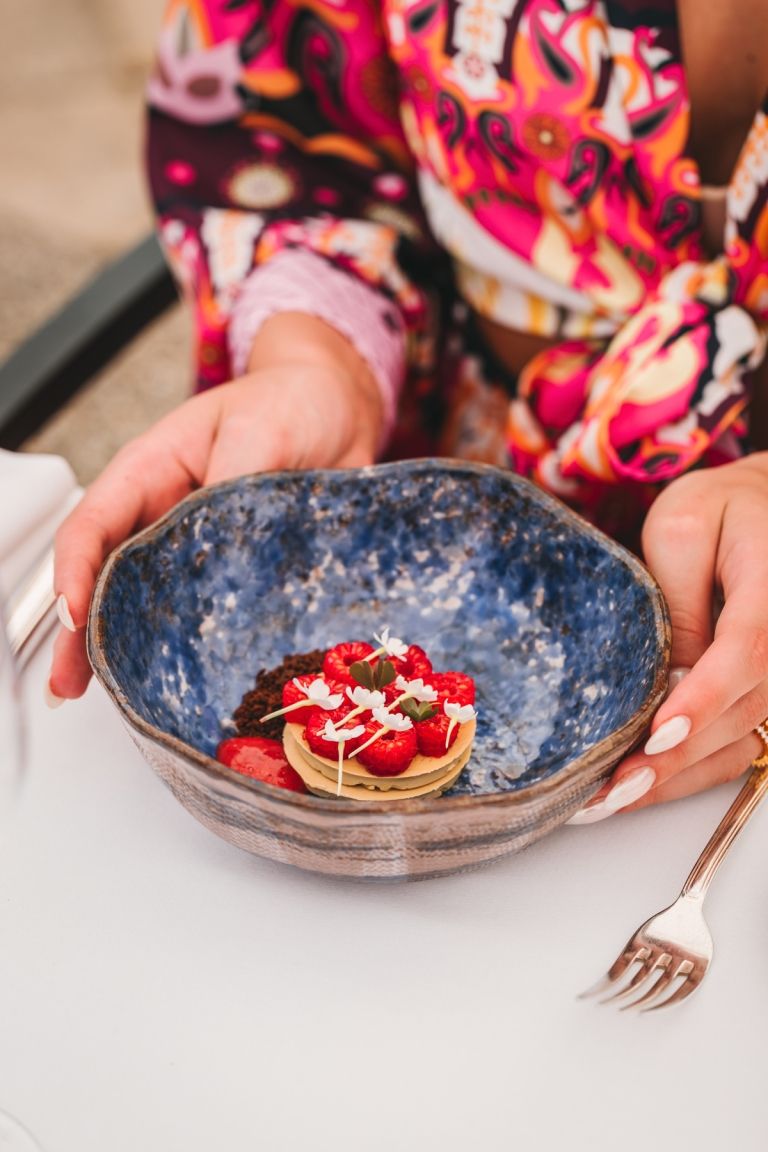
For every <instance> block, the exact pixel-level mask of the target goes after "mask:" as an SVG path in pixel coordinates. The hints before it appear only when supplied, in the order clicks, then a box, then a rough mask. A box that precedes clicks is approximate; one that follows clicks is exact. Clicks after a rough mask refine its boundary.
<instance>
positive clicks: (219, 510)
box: [88, 460, 669, 879]
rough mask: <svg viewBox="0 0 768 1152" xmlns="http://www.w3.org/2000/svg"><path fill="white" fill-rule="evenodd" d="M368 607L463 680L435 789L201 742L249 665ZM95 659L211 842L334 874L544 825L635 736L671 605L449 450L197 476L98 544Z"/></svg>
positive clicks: (656, 679)
mask: <svg viewBox="0 0 768 1152" xmlns="http://www.w3.org/2000/svg"><path fill="white" fill-rule="evenodd" d="M385 624H389V625H390V626H391V629H392V633H393V635H396V636H402V637H404V638H405V639H406V640H407V641H408V642H409V643H414V644H420V645H422V646H423V647H424V648H426V650H427V651H428V652H429V654H430V656H431V657H432V660H433V663H434V665H435V667H438V668H457V669H461V670H463V671H466V672H469V673H470V674H471V675H472V676H473V677H474V678H475V680H476V683H477V691H478V702H477V708H478V713H479V720H478V727H477V736H476V740H475V744H474V751H473V755H472V759H471V761H470V763H469V765H468V767H467V768H466V769H465V771H464V772H463V774H462V775H461V777H460V778H459V780H458V782H457V783H456V785H455V786H454V787H453V788H452V790H451V791H450V792H448V793H446V794H445V795H443V796H441V797H437V798H434V797H433V798H427V799H422V800H417V799H411V800H401V801H395V802H393V803H392V804H387V805H386V807H385V808H384V809H382V806H381V805H377V804H374V803H361V802H356V801H344V800H336V799H322V798H318V797H314V796H311V795H310V796H304V795H300V794H297V793H294V792H287V791H283V790H280V789H277V788H272V787H270V786H269V785H265V784H261V783H259V782H257V781H254V780H251V779H248V778H245V777H243V776H240V775H238V774H237V773H236V772H233V771H231V770H229V769H227V768H224V767H223V766H222V765H220V764H218V763H217V762H216V760H215V759H214V755H215V750H216V746H217V744H218V742H219V741H220V740H221V739H222V737H223V736H226V735H231V734H232V727H231V720H230V718H231V716H232V713H233V711H234V709H235V708H236V706H237V705H238V703H239V702H240V699H241V697H242V695H243V693H244V692H246V691H247V690H248V689H250V688H251V687H252V685H253V681H254V678H255V675H256V672H257V671H258V670H259V669H261V668H271V667H274V666H275V665H277V664H279V663H280V661H281V659H282V658H283V656H285V655H286V654H287V653H290V652H301V651H308V650H310V649H313V648H317V647H329V646H331V645H333V644H335V643H338V642H339V641H341V640H346V639H352V638H361V639H365V638H368V639H370V638H371V637H372V635H373V633H374V631H376V632H378V631H379V630H380V628H381V627H382V625H385ZM88 650H89V656H90V660H91V663H92V665H93V669H94V672H95V674H96V676H97V677H98V679H99V680H100V681H101V683H102V684H103V685H104V687H105V688H106V690H107V692H108V693H109V695H110V696H111V698H112V700H113V701H114V703H115V704H116V705H117V707H118V709H119V711H120V713H121V715H122V717H123V719H124V720H125V722H126V724H127V726H128V729H129V731H130V734H131V735H132V737H133V739H134V740H135V741H136V743H137V744H138V746H139V748H140V749H141V751H142V752H143V753H144V755H145V757H146V759H147V760H148V761H149V762H150V764H151V765H152V766H153V767H154V768H155V770H156V771H157V772H158V774H159V775H160V776H161V777H162V779H163V780H164V781H165V783H166V784H167V785H168V786H169V787H170V788H171V790H172V791H173V793H174V794H175V795H176V796H177V797H178V799H179V800H180V801H181V803H182V804H183V805H184V806H185V807H186V808H187V809H188V810H189V811H190V812H191V813H192V814H193V815H194V816H195V817H197V819H198V820H200V821H201V822H202V823H203V824H204V825H206V826H207V827H208V828H210V829H212V830H213V831H214V832H216V833H217V834H218V835H220V836H223V837H224V838H225V839H226V840H228V841H230V842H231V843H232V844H235V845H237V846H238V847H240V848H244V849H246V850H248V851H250V852H255V853H257V854H259V855H261V856H266V857H269V858H270V859H272V860H279V861H284V862H286V863H289V864H294V865H297V866H298V867H300V868H305V869H310V870H312V871H316V872H323V873H327V874H332V875H336V876H345V877H359V878H364V879H410V878H414V879H415V878H420V877H427V876H438V875H443V874H446V873H450V872H454V871H459V870H463V869H466V868H471V867H475V866H477V865H480V864H484V863H487V862H489V861H492V860H494V859H496V858H498V857H500V856H503V855H505V854H506V853H510V852H514V851H516V850H518V849H520V848H523V847H524V846H525V845H527V844H529V843H531V842H532V841H534V840H536V839H537V838H538V837H540V836H543V835H544V834H545V833H547V832H550V831H551V830H552V829H554V828H556V827H557V826H558V825H559V824H561V823H562V822H563V821H565V820H566V819H567V818H568V817H569V816H570V815H571V814H572V813H573V812H574V811H576V809H578V808H579V807H580V806H581V805H582V804H583V803H584V802H585V801H586V800H587V799H588V798H589V797H590V795H592V794H593V793H594V792H595V791H596V789H597V788H598V787H599V786H600V784H601V782H602V781H603V780H604V779H605V778H606V777H607V775H608V774H609V772H610V771H611V769H612V768H613V766H614V765H615V764H616V763H617V762H618V761H619V759H620V758H621V757H622V756H623V755H624V754H625V753H626V752H627V751H628V750H629V749H630V748H631V747H632V746H633V745H634V744H635V743H637V741H638V740H639V738H640V736H641V735H642V733H643V731H644V729H645V728H646V726H647V725H648V723H649V721H650V719H651V717H652V715H653V712H654V710H655V709H656V708H657V707H658V705H659V703H660V702H661V700H662V698H663V693H664V690H665V686H666V681H667V672H668V662H669V624H668V617H667V612H666V608H665V605H664V601H663V598H662V595H661V593H660V590H659V588H658V586H657V585H656V583H655V582H654V581H653V579H652V578H651V576H650V575H649V574H648V572H647V571H646V570H645V568H644V567H643V566H642V565H641V564H640V563H639V562H638V561H637V560H636V559H634V557H633V556H631V555H630V554H629V553H628V552H626V551H625V550H624V549H622V548H621V547H619V546H618V545H617V544H615V543H613V542H612V541H611V540H609V539H607V538H606V537H605V536H603V535H602V534H601V533H599V532H598V531H596V530H595V529H594V528H592V527H591V526H590V525H589V524H587V523H586V522H585V521H583V520H581V519H580V518H579V517H577V516H575V515H574V514H573V513H572V512H570V511H569V510H568V509H567V508H565V507H564V506H563V505H562V504H560V503H559V502H558V501H556V500H554V499H552V498H551V497H549V496H547V495H545V494H543V493H542V492H540V491H539V490H538V489H536V488H535V487H533V486H532V485H531V484H529V483H528V482H526V481H524V480H521V479H520V478H519V477H516V476H514V475H513V474H511V473H509V472H506V471H502V470H499V469H496V468H491V467H486V466H484V465H477V464H466V463H461V462H455V461H435V460H431V461H406V462H399V463H395V464H386V465H380V466H377V467H372V468H368V469H364V470H362V471H359V470H350V471H322V472H320V471H316V472H290V473H288V472H280V473H270V474H264V475H258V476H248V477H245V478H242V479H238V480H235V481H232V482H230V483H224V484H220V485H218V486H215V487H212V488H208V489H203V490H201V491H199V492H197V493H195V494H194V495H192V496H190V497H188V498H187V499H186V500H184V501H183V502H182V503H181V504H180V505H178V506H177V507H176V508H175V509H174V510H173V511H172V512H170V513H169V514H168V515H167V516H165V517H164V518H163V519H162V520H160V521H159V522H158V523H157V524H155V525H153V526H152V527H151V528H148V529H147V530H146V531H144V532H142V533H141V534H140V535H138V536H136V537H134V538H133V539H132V540H130V541H129V542H128V543H126V544H124V545H123V546H122V547H120V548H118V549H117V550H116V551H115V552H113V553H112V555H111V556H110V557H109V559H108V560H107V562H106V563H105V565H104V567H103V569H102V572H101V574H100V576H99V579H98V583H97V586H96V590H95V593H94V597H93V602H92V606H91V612H90V619H89V624H88Z"/></svg>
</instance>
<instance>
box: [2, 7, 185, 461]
mask: <svg viewBox="0 0 768 1152" xmlns="http://www.w3.org/2000/svg"><path fill="white" fill-rule="evenodd" d="M161 10H162V0H23V3H20V4H13V5H10V6H9V8H8V11H7V12H6V14H5V16H6V18H5V21H4V34H3V36H2V37H0V107H1V108H2V116H0V155H2V157H3V163H2V168H3V180H2V181H0V272H1V273H2V276H0V357H3V356H6V355H8V353H9V352H10V351H11V349H12V348H13V347H14V346H15V345H16V344H17V343H18V342H19V341H20V340H22V339H23V338H24V337H25V336H27V335H28V334H30V333H31V332H32V331H33V330H34V329H35V327H36V326H37V325H38V324H40V323H41V322H42V321H43V320H45V319H46V318H47V317H48V316H49V315H50V314H51V313H52V312H53V311H55V310H56V308H57V307H59V306H60V305H61V304H62V303H63V302H64V301H65V300H66V299H67V298H68V297H69V296H70V295H71V294H72V293H73V292H74V291H76V290H77V288H78V287H79V286H80V285H81V284H83V283H84V282H85V281H86V280H87V279H88V278H89V277H90V276H92V275H93V274H94V273H95V272H96V271H98V270H99V269H100V268H102V267H103V266H104V265H105V264H107V263H109V262H110V260H112V259H114V258H115V257H116V256H118V255H119V254H120V253H121V252H123V251H124V250H125V249H127V248H129V247H131V246H132V245H133V244H134V243H136V242H137V241H138V240H140V239H141V238H142V236H144V235H145V234H146V233H147V232H148V231H149V229H150V228H151V227H152V219H151V214H150V209H149V205H148V202H147V197H146V192H145V188H144V181H143V173H142V164H141V153H142V122H143V102H142V92H143V87H144V81H145V77H146V74H147V70H148V68H149V63H150V59H151V54H152V45H153V41H154V37H155V34H156V31H157V26H158V22H159V16H160V12H161ZM188 362H189V356H188V332H187V318H186V316H185V315H184V313H183V310H182V309H181V308H176V309H174V310H173V311H172V312H170V313H168V314H167V315H166V316H165V317H163V318H162V319H161V320H160V321H159V322H157V323H156V324H155V325H153V327H152V328H151V329H150V330H148V331H147V332H146V333H145V334H144V335H142V337H141V338H140V339H138V340H137V341H136V342H135V344H134V345H133V346H132V347H131V348H130V349H128V350H127V351H126V352H125V353H124V354H123V355H122V356H121V357H119V358H118V359H117V360H116V361H115V362H114V363H113V364H112V365H110V366H109V368H108V369H107V370H105V371H104V372H103V373H102V374H101V375H100V376H99V377H98V378H97V379H95V380H94V381H93V383H92V384H90V385H89V386H88V387H87V388H86V389H84V390H83V391H82V392H81V393H80V395H79V396H78V397H77V398H76V399H75V400H73V401H72V402H71V403H70V404H69V405H68V406H67V407H66V408H65V409H64V410H62V412H61V413H59V414H58V415H57V416H56V417H55V418H54V419H53V420H51V421H50V422H49V423H48V424H47V425H46V426H45V427H44V428H43V429H42V430H41V431H40V432H39V433H38V434H37V435H36V436H35V437H34V438H33V439H31V440H30V441H28V443H27V444H26V445H25V448H27V449H29V450H31V451H46V452H57V453H60V454H61V455H63V456H65V457H66V458H67V459H68V460H70V462H71V463H72V465H73V467H74V468H75V471H76V472H77V474H78V476H79V478H80V479H81V481H83V482H85V483H87V482H88V481H89V480H90V479H92V478H93V476H94V475H96V474H97V473H98V472H99V470H100V469H101V468H102V467H103V466H104V464H105V463H106V462H107V460H108V459H109V458H110V457H111V456H112V455H113V453H114V452H115V451H116V449H117V448H118V447H119V446H120V444H122V443H123V442H124V441H125V440H127V439H129V438H130V437H132V436H134V435H136V434H137V433H138V432H140V431H141V430H142V429H143V428H144V427H146V426H147V425H148V424H150V423H152V422H153V421H154V420H155V419H156V418H157V417H158V416H159V415H160V414H161V413H162V412H165V411H167V410H168V409H169V408H171V407H173V406H174V405H175V404H176V403H178V401H179V400H180V399H181V398H183V396H184V395H186V391H187V386H188V380H189V374H188Z"/></svg>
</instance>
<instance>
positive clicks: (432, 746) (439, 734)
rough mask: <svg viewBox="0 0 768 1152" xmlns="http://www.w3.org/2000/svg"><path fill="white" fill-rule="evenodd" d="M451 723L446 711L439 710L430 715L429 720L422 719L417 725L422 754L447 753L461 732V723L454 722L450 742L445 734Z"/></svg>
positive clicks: (417, 735)
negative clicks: (446, 739) (434, 714)
mask: <svg viewBox="0 0 768 1152" xmlns="http://www.w3.org/2000/svg"><path fill="white" fill-rule="evenodd" d="M449 724H450V720H449V718H448V717H447V716H446V714H445V712H438V713H437V715H436V716H430V718H429V720H420V721H419V722H418V724H417V725H416V740H417V742H418V745H419V752H420V753H421V755H422V756H445V753H446V752H447V751H448V749H449V748H450V747H451V745H452V744H453V743H454V742H455V740H456V737H457V736H458V734H459V725H458V724H454V726H453V729H452V731H451V735H450V737H449V739H448V743H447V744H446V742H445V736H446V733H447V731H448V725H449Z"/></svg>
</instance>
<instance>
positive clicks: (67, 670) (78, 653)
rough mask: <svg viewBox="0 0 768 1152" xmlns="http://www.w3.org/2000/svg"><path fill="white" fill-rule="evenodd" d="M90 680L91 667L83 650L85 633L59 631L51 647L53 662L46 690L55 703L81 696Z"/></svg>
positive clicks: (63, 629) (62, 629)
mask: <svg viewBox="0 0 768 1152" xmlns="http://www.w3.org/2000/svg"><path fill="white" fill-rule="evenodd" d="M90 678H91V666H90V664H89V662H88V655H87V653H86V649H85V632H84V631H79V632H69V631H67V629H65V628H61V629H60V630H59V633H58V635H57V636H56V640H55V642H54V645H53V662H52V664H51V672H50V676H49V678H48V689H49V691H50V693H51V694H52V696H53V697H54V699H55V700H56V701H59V700H74V699H76V698H77V697H78V696H82V694H83V692H85V690H86V688H87V687H88V681H89V680H90Z"/></svg>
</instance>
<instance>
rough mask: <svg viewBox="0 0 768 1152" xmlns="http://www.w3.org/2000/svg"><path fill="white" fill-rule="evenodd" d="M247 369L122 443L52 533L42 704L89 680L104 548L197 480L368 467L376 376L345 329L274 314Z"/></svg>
mask: <svg viewBox="0 0 768 1152" xmlns="http://www.w3.org/2000/svg"><path fill="white" fill-rule="evenodd" d="M250 366H251V368H252V371H250V372H249V373H248V375H246V376H243V377H242V378H241V379H239V380H235V381H233V382H232V383H230V384H224V385H221V386H220V387H218V388H213V389H211V390H210V391H209V392H204V393H202V394H201V395H199V396H195V397H193V398H192V399H191V400H188V401H187V402H186V403H185V404H183V405H182V406H181V407H180V408H177V409H176V410H175V411H173V412H171V413H170V414H169V415H168V416H166V417H165V418H164V419H162V420H160V421H159V423H157V424H156V425H155V426H154V427H153V428H151V429H150V430H149V431H148V432H146V433H145V434H144V435H142V436H140V437H139V438H138V439H136V440H134V441H132V442H131V443H129V444H127V445H126V446H125V447H124V448H123V449H122V450H121V451H120V452H118V454H117V455H116V456H115V458H114V460H112V462H111V463H110V464H109V465H108V467H107V468H106V469H105V470H104V472H103V473H102V474H101V476H100V477H99V478H98V479H97V480H96V481H95V482H94V483H93V484H92V485H91V487H90V488H89V489H88V491H87V492H86V494H85V496H84V497H83V499H82V501H81V503H80V504H79V506H78V507H77V508H76V509H75V511H74V512H73V513H72V514H71V515H70V516H69V517H68V519H67V520H66V521H65V522H64V524H63V525H62V527H61V528H60V529H59V532H58V534H57V536H56V575H55V589H56V595H57V597H59V615H60V617H61V619H62V622H63V623H64V624H65V627H63V628H62V629H61V631H60V633H59V635H58V637H57V638H56V643H55V646H54V656H53V665H52V669H51V676H50V680H49V702H50V703H51V704H55V703H57V702H58V701H60V700H62V699H64V698H68V697H69V698H71V697H76V696H80V695H82V693H83V692H84V691H85V688H86V685H87V683H88V680H89V679H90V675H91V673H90V667H89V664H88V659H87V656H86V651H85V625H86V621H87V617H88V606H89V603H90V598H91V593H92V591H93V586H94V583H95V580H96V576H97V574H98V571H99V568H100V567H101V564H102V561H103V560H104V558H105V556H106V555H107V554H108V553H109V552H110V551H111V550H112V549H113V548H115V547H116V546H117V545H118V544H119V543H120V542H121V541H122V540H124V539H126V537H128V536H130V535H131V534H132V533H133V532H135V531H138V530H139V529H140V528H142V527H144V526H146V525H147V524H151V523H152V522H153V521H154V520H156V519H157V518H158V517H159V516H161V515H162V514H163V513H164V512H166V511H168V509H169V508H171V507H173V505H174V504H176V503H178V501H179V500H181V499H182V497H184V496H186V495H187V494H188V493H189V492H191V491H193V490H194V489H195V488H198V487H200V486H201V485H203V484H213V483H215V482H217V481H219V480H228V479H231V478H232V477H235V476H240V475H244V474H246V473H249V472H259V471H265V470H273V469H283V468H286V469H290V468H335V467H339V468H341V467H356V466H362V465H364V464H370V463H372V461H373V459H374V454H375V450H376V442H377V439H378V436H379V431H380V427H381V400H380V398H379V393H378V389H377V386H376V383H375V381H374V380H373V377H372V375H371V373H370V371H369V370H368V368H367V367H366V365H365V364H364V362H363V361H362V360H361V359H360V357H359V356H358V355H357V353H356V352H355V351H354V349H353V348H352V347H351V345H349V344H348V343H347V342H346V341H345V340H344V339H343V337H341V336H339V335H338V333H336V332H334V331H332V330H331V329H330V328H328V327H327V326H326V325H324V324H322V323H321V322H320V321H318V320H314V319H313V318H311V317H306V316H289V315H288V314H285V315H281V316H277V317H275V318H274V319H272V320H270V321H268V322H267V323H266V324H265V325H264V327H263V328H262V329H261V331H260V333H259V336H258V337H257V340H256V343H255V346H254V351H253V354H252V356H251V360H250Z"/></svg>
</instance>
